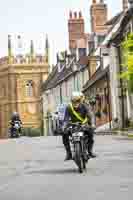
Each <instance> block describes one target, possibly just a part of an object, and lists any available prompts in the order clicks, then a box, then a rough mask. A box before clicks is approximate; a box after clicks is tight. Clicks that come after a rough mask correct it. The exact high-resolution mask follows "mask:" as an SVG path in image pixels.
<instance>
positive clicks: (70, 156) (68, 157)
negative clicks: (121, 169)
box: [64, 146, 72, 161]
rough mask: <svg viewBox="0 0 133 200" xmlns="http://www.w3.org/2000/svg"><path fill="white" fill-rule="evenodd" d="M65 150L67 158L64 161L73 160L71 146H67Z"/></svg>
mask: <svg viewBox="0 0 133 200" xmlns="http://www.w3.org/2000/svg"><path fill="white" fill-rule="evenodd" d="M65 149H66V157H65V160H64V161H67V160H72V153H71V149H70V146H65Z"/></svg>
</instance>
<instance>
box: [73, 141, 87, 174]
mask: <svg viewBox="0 0 133 200" xmlns="http://www.w3.org/2000/svg"><path fill="white" fill-rule="evenodd" d="M75 162H76V164H77V166H78V168H79V172H80V173H82V172H83V170H84V169H85V168H86V163H85V161H84V159H83V156H82V149H81V145H80V143H79V142H77V143H76V144H75Z"/></svg>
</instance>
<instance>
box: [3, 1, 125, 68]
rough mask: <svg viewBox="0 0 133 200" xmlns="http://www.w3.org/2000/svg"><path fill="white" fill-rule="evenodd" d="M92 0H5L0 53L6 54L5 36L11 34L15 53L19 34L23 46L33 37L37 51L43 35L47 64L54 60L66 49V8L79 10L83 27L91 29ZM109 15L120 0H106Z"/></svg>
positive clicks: (41, 50) (120, 5) (42, 48)
mask: <svg viewBox="0 0 133 200" xmlns="http://www.w3.org/2000/svg"><path fill="white" fill-rule="evenodd" d="M97 1H98V0H97ZM91 2H92V0H84V1H82V0H4V1H2V2H1V6H0V8H1V11H0V57H3V56H6V55H7V36H8V34H11V37H12V43H13V44H12V45H13V48H14V52H16V53H17V46H18V41H17V36H18V35H21V38H22V48H23V49H25V52H28V51H29V46H30V40H31V39H33V40H34V45H35V50H36V52H37V53H43V52H44V48H45V36H46V34H48V38H49V43H50V64H53V63H54V64H55V62H56V53H57V52H58V51H62V50H65V49H68V29H67V21H68V17H69V10H72V11H79V10H81V11H82V15H83V17H84V19H85V31H86V33H87V32H89V31H90V5H91ZM105 2H106V3H108V10H109V18H111V16H113V15H115V14H116V13H117V12H119V11H120V10H121V9H122V0H105Z"/></svg>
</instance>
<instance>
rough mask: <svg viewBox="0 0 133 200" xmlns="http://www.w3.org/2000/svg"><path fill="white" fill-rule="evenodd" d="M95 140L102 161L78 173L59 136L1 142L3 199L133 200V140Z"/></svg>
mask: <svg viewBox="0 0 133 200" xmlns="http://www.w3.org/2000/svg"><path fill="white" fill-rule="evenodd" d="M95 141H96V142H95V152H96V153H97V154H98V157H97V158H96V159H91V160H89V162H88V165H87V171H86V172H85V173H83V174H79V173H78V170H77V167H76V165H75V164H74V162H73V161H69V162H64V161H63V160H64V157H65V152H64V149H63V146H62V142H61V138H60V137H41V138H26V137H25V138H24V137H22V138H19V139H12V140H0V200H52V199H54V200H68V199H69V200H83V199H87V200H88V199H92V200H112V199H113V200H116V199H117V200H132V199H133V140H127V139H125V138H119V137H114V136H97V137H96V138H95Z"/></svg>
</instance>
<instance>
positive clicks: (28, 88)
mask: <svg viewBox="0 0 133 200" xmlns="http://www.w3.org/2000/svg"><path fill="white" fill-rule="evenodd" d="M26 96H28V97H33V81H32V80H28V81H27V83H26Z"/></svg>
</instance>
